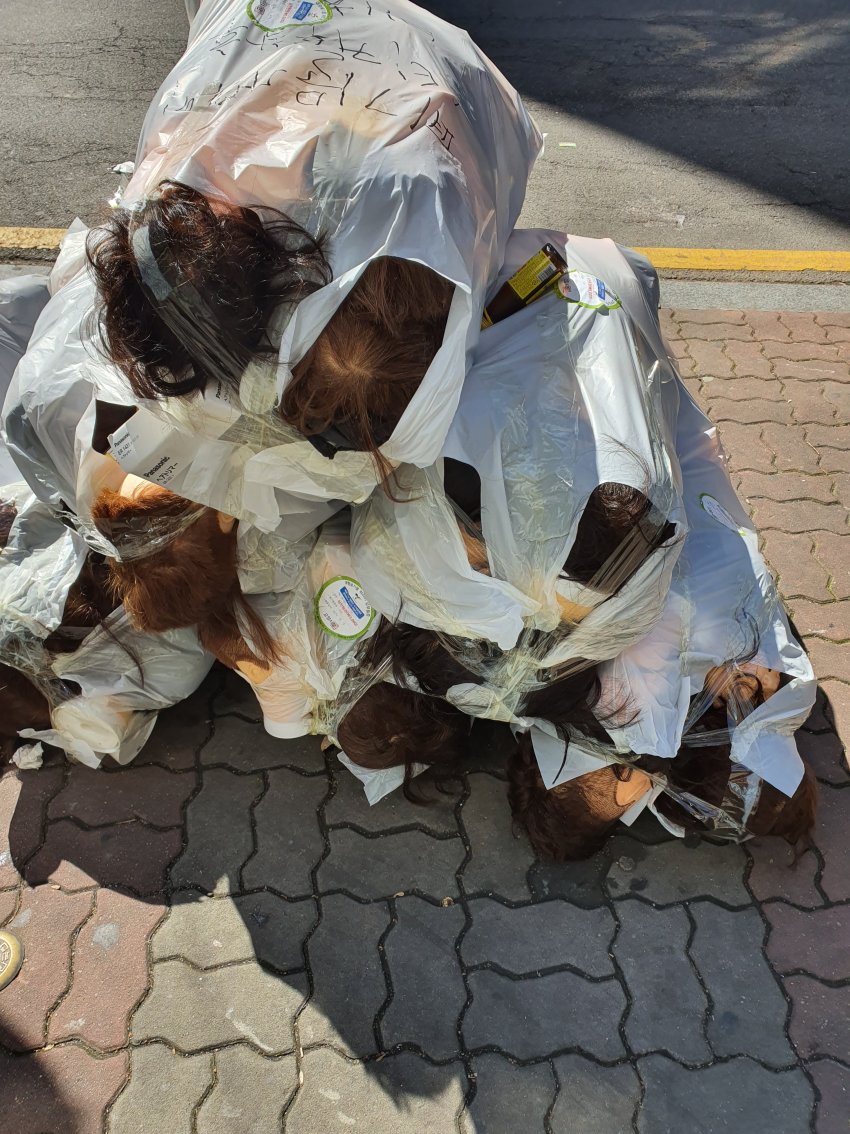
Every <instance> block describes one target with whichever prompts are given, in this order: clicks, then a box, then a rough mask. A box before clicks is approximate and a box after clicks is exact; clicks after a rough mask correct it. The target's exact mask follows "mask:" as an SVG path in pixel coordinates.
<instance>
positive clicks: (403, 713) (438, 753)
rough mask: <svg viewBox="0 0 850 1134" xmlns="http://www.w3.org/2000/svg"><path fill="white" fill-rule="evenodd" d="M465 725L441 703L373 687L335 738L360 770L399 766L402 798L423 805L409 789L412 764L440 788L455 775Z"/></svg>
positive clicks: (407, 691)
mask: <svg viewBox="0 0 850 1134" xmlns="http://www.w3.org/2000/svg"><path fill="white" fill-rule="evenodd" d="M471 723H472V722H471V720H470V718H469V717H468V716H466V714H465V713H462V712H461V711H460V710H459V709H456V708H455V707H454V706H453V705H450V704H448V702H446V701H441V700H439V699H438V698H436V697H427V696H425V695H423V694H422V693H414V692H413V691H412V690H410V689H402V688H400V687H399V686H397V685H390V684H388V683H387V682H378V683H377V684H375V685H372V686H370V687H369V688H368V689H367V690H366V692H365V693H364V694H363V696H362V697H360V698H359V700H357V701H356V702H355V703H354V705H353V706H352V707H351V708H350V709H349V711H348V712H347V713H346V715H345V716H344V717H343V719H342V721H341V722H340V724H339V727H338V729H337V737H336V738H337V741H338V743H339V746H340V748H341V749H342V751H343V752H344V753H345V754H346V756H347V757H348V758H349V760H351V761H352V762H353V763H355V764H359V765H360V767H361V768H397V767H402V766H403V767H404V771H405V774H404V789H403V790H404V794H405V796H407V798H408V799H409V800H411V801H412V802H414V803H425V802H427V797H426V796H425V795H424V793H422V792H420V791H418V790H417V789H416V788H415V787H414V780H413V766H414V764H417V763H419V764H428V765H429V766H430V768H431V769H432V772H433V776H434V778H435V782H436V784H437V786H438V787H442V786H444V785H445V783H446V782H447V781H448V780H450V779H452V778H453V776H455V775H456V773H457V769H458V765H459V764H460V761H461V759H462V758H463V756H464V754H465V752H466V744H467V740H468V738H469V730H470V727H471Z"/></svg>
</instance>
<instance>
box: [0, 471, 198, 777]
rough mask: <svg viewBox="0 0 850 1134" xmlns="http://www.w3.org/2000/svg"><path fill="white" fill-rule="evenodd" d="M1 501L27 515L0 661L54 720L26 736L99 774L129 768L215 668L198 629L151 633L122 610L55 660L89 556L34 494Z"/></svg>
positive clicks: (1, 573) (4, 616)
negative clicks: (50, 645) (53, 643)
mask: <svg viewBox="0 0 850 1134" xmlns="http://www.w3.org/2000/svg"><path fill="white" fill-rule="evenodd" d="M0 501H3V502H10V503H13V504H14V505H15V507H16V509H17V515H16V517H15V519H14V521H13V523H12V527H11V530H10V533H9V539H8V542H7V544H6V547H5V548H4V549H3V550H2V553H0V661H2V662H4V663H5V664H6V665H10V666H12V667H13V668H15V669H18V670H20V671H21V672H23V673H25V674H26V676H27V677H28V678H29V679H30V680H31V681H32V683H33V684H34V685H35V686H36V688H38V689H39V690H40V691H41V692H42V693H43V694H44V696H45V697H46V699H47V702H48V704H49V706H50V714H51V728H50V729H43V730H38V731H34V730H32V729H24V730H22V731H21V733H20V735H21V736H23V737H26V738H28V739H33V740H40V741H45V742H47V743H50V744H54V745H56V746H57V747H59V748H63V749H64V750H65V751H66V752H67V753H68V754H69V755H70V756H72V757H74V758H76V759H78V760H81V761H82V762H84V763H86V764H89V765H90V766H92V767H96V766H97V765H98V764H99V763H100V761H101V759H102V758H103V757H104V756H106V755H109V756H112V757H113V758H114V759H115V760H117V761H118V762H119V763H127V762H128V761H129V760H132V759H133V757H135V756H136V755H137V754H138V752H139V750H140V749H141V747H142V745H143V744H144V742H145V740H146V739H147V737H148V736H149V735H150V732H151V730H152V729H153V726H154V724H155V722H156V716H157V713H158V711H159V710H160V709H162V708H165V707H166V706H168V705H173V704H176V703H177V702H178V701H181V700H183V698H184V697H188V696H189V694H190V693H192V692H194V690H195V689H196V688H197V687H198V685H200V683H201V682H202V681H203V679H204V677H205V676H206V674H207V673H208V671H209V668H210V666H211V665H212V660H213V659H212V657H211V656H210V655H209V654H207V653H206V652H205V651H204V650H203V649H202V648H201V646H200V644H199V642H198V638H197V634H196V633H195V631H194V630H193V629H186V630H179V631H171V632H169V633H167V634H147V633H143V632H141V631H138V630H134V629H133V628H132V627H131V626H130V624H129V622H128V619H127V616H126V615H125V613H124V611H123V610H122V609H121V608H119V609H117V610H116V611H114V612H113V613H112V614H111V615H109V616H108V617H107V618H106V619H105V620H104V622H103V623H102V624H101V625H100V626H96V627H95V628H94V629H92V630H90V631H81V632H80V645H79V646H78V647H77V648H76V649H75V650H74V651H73V652H71V653H62V654H51V653H50V651H49V650H48V649H47V648H46V647H45V645H44V640H45V639H46V638H47V637H48V636H49V635H50V634H51V632H52V631H54V630H56V629H57V628H58V627H59V625H60V624H61V622H62V616H63V613H64V609H65V603H66V601H67V598H68V594H69V591H70V590H71V587H72V586H73V584H74V582H75V581H76V579H77V577H78V576H79V574H80V571H81V569H82V567H83V564H84V562H85V560H86V556H87V555H88V554H89V551H88V548H87V547H86V544H85V543H84V541H83V539H82V538H81V536H80V535H79V534H78V533H77V532H76V531H75V530H74V529H73V528H71V527H68V526H67V525H66V524H64V523H63V522H62V521H61V519H60V518H59V517H58V516H57V514H56V513H55V512H54V511H53V510H52V509H51V508H50V506H49V505H47V504H45V503H44V502H43V501H40V500H38V499H37V498H36V497H35V496H33V495H32V493H31V492H30V491H29V489H28V488H27V486H26V485H23V484H18V485H10V486H8V487H6V488H0ZM76 686H79V687H80V692H79V693H78V692H77V691H76Z"/></svg>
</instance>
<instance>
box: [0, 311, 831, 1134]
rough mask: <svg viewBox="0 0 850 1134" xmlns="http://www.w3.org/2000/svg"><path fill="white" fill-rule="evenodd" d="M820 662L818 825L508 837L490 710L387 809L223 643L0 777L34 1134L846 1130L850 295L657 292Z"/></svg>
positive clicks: (8, 908) (1, 901)
mask: <svg viewBox="0 0 850 1134" xmlns="http://www.w3.org/2000/svg"><path fill="white" fill-rule="evenodd" d="M663 323H664V327H665V331H666V333H667V334H668V335H669V336H670V339H671V344H672V346H673V349H674V353H675V354H676V356H677V358H678V359H679V360H680V363H681V367H682V372H683V374H684V375H685V376H686V379H687V383H688V386H689V388H690V389H691V390H692V391H693V393H694V395H695V396H696V397H697V398H698V399H699V400H700V402H701V404H702V405H703V406H704V407H705V408H706V409H707V411H708V413H709V414H710V415H712V416H713V418H714V420H715V421H716V422H717V423H718V428H719V431H720V434H721V437H722V440H723V443H724V446H725V448H726V450H727V452H728V454H729V462H730V470H731V472H732V475H733V477H734V479H735V482H736V484H737V485H738V487H739V490H740V492H741V494H742V498H743V499H744V501H745V503H746V504H747V506H748V507H749V508H750V510H751V511H752V512H753V514H754V516H755V517H756V519H757V521H758V522H759V524H760V525H761V527H762V534H761V538H762V546H763V547H764V550H765V554H766V556H767V558H768V559H769V560H770V562H771V564H772V566H773V567H774V569H775V570H776V571H777V572H778V576H779V585H780V589H781V591H782V593H783V595H784V596H785V597H786V598H787V599H789V605H790V609H791V613H792V616H793V617H794V619H795V620H796V623H797V625H798V627H799V629H800V631H801V632H802V633H803V634H804V636H805V638H806V642H807V646H808V648H809V650H810V652H811V655H812V657H813V659H814V664H815V666H816V669H817V670H818V673H819V677H821V678H823V680H822V682H821V694H820V696H819V699H818V704H817V706H816V708H815V710H814V712H813V713H812V715H811V717H810V719H809V721H808V722H807V724H806V725H805V727H804V729H803V730H802V731H801V732H800V733H799V734H798V740H799V744H800V749H801V751H802V753H803V755H804V758H805V759H806V760H807V761H808V762H809V763H810V765H811V766H812V768H813V769H814V770H815V773H816V775H817V777H818V779H819V781H820V790H821V806H820V815H819V819H818V825H817V829H816V832H815V838H814V844H815V845H814V847H813V848H811V849H809V850H806V851H805V852H804V853H803V854H801V855H800V856H799V857H798V859H797V860H796V861H794V860H793V855H792V853H791V851H790V850H789V848H787V847H786V846H785V844H784V843H781V842H777V841H776V840H772V839H759V840H752V841H751V842H750V843H748V844H747V845H746V846H745V847H734V846H728V845H715V844H712V843H710V842H707V841H703V842H695V841H694V840H690V839H689V840H688V841H687V842H686V843H683V842H681V841H678V840H675V839H672V838H669V837H668V836H667V835H666V834H665V833H664V831H663V830H662V829H661V828H660V827H659V826H658V825H657V824H655V823H654V821H651V820H650V821H643V820H642V821H639V822H638V823H637V824H636V825H635V826H634V827H632V828H629V829H626V828H622V829H620V831H618V833H617V835H616V837H615V838H613V839H611V840H610V841H609V843H608V844H607V846H606V847H605V848H604V849H603V850H602V851H601V852H600V853H599V854H597V855H596V856H594V858H592V859H591V860H589V861H588V862H584V863H577V864H574V865H569V866H553V865H551V864H544V863H536V862H535V861H534V858H533V855H532V853H531V851H530V849H529V847H528V844H527V842H526V841H525V840H524V839H521V838H516V837H514V834H513V832H512V829H511V820H510V812H509V809H508V805H507V800H506V793H505V782H504V771H503V767H504V765H503V746H502V747H500V745H501V741H500V731H499V728H498V727H480V726H479V727H476V729H475V730H474V732H473V751H472V752H471V754H470V758H469V760H468V761H467V765H466V771H465V774H464V777H463V779H462V782H460V783H459V784H458V785H457V788H456V790H455V791H454V792H453V793H450V794H448V795H440V796H437V797H436V802H435V803H434V805H433V806H431V807H417V806H415V805H413V804H412V803H410V802H408V801H407V800H405V799H404V798H403V796H402V795H401V794H400V793H396V794H395V795H394V796H393V797H392V798H390V799H387V800H386V801H384V803H382V804H379V805H378V806H376V807H374V808H369V807H368V806H367V805H366V803H365V801H364V797H363V795H362V792H361V790H360V787H359V785H358V784H357V783H356V782H355V781H354V779H353V778H352V777H351V776H349V774H348V773H347V772H346V771H345V770H344V769H342V768H341V767H340V766H339V764H338V763H337V761H336V760H335V758H334V756H333V755H332V754H331V753H322V752H321V751H320V749H319V745H318V743H317V742H316V741H315V740H314V739H311V738H306V739H304V740H299V741H290V742H284V741H277V740H274V739H273V738H271V737H269V736H267V735H266V734H265V733H264V732H263V730H262V726H261V725H260V723H259V714H258V711H257V706H256V704H255V702H254V700H253V695H252V693H251V690H250V689H249V688H248V686H247V685H246V683H245V682H243V681H240V680H238V679H236V678H234V677H233V676H232V675H230V674H226V673H224V672H222V671H218V670H216V671H214V672H213V673H212V674H211V675H210V677H209V679H208V681H207V682H206V684H205V685H204V687H203V688H202V689H201V690H200V691H199V692H198V693H197V694H195V695H194V696H193V697H192V698H190V699H189V700H188V701H187V702H185V703H184V704H182V705H180V706H178V707H177V708H175V709H173V710H170V711H169V712H167V713H165V714H163V716H162V719H161V721H160V723H159V724H158V725H157V729H156V732H155V734H154V736H153V738H152V740H151V742H150V743H149V745H148V746H147V748H146V749H145V751H144V752H143V754H142V756H141V757H140V758H139V760H138V761H137V762H136V763H135V764H134V765H131V766H130V767H128V768H123V769H117V768H116V769H113V770H110V771H109V772H108V773H96V772H91V771H89V770H87V769H84V768H81V767H72V766H69V765H65V764H64V763H63V762H61V761H59V760H58V759H56V758H53V757H51V758H49V759H48V762H47V764H46V766H45V767H44V768H43V769H42V770H41V771H39V772H18V771H17V770H16V769H14V768H10V769H6V770H4V772H3V774H2V777H0V924H5V925H8V926H9V927H11V928H12V929H13V931H14V932H15V933H17V934H18V936H19V937H20V938H21V939H22V940H23V941H24V943H25V945H26V949H27V960H26V962H25V965H24V968H23V970H22V972H21V975H20V976H19V977H18V978H17V979H16V980H15V981H14V982H13V983H12V984H11V985H9V987H8V988H7V989H6V990H4V991H3V992H0V1076H2V1081H3V1083H4V1090H3V1107H4V1110H3V1119H4V1122H5V1124H6V1126H7V1127H8V1129H9V1130H10V1131H14V1132H15V1134H44V1132H45V1131H51V1134H52V1132H58V1131H61V1132H62V1134H66V1132H67V1134H89V1132H91V1134H96V1132H97V1134H136V1132H141V1131H147V1130H167V1131H169V1134H183V1132H184V1131H185V1134H243V1132H244V1134H249V1132H250V1134H265V1132H267V1131H268V1132H276V1134H278V1132H280V1131H281V1130H283V1131H285V1132H287V1134H317V1132H318V1131H326V1130H343V1129H348V1128H353V1129H358V1128H359V1129H369V1130H371V1131H374V1132H375V1134H389V1132H392V1134H407V1132H409V1134H421V1132H422V1131H423V1130H429V1131H433V1132H435V1134H443V1132H446V1134H452V1132H462V1134H526V1132H528V1134H536V1132H538V1131H539V1132H541V1134H543V1132H544V1131H547V1132H550V1134H566V1132H570V1134H572V1132H573V1131H580V1132H581V1134H623V1132H624V1131H631V1132H634V1134H669V1132H670V1131H671V1130H688V1131H690V1130H694V1131H696V1130H706V1131H711V1132H712V1134H723V1132H724V1131H729V1132H731V1131H739V1130H747V1131H748V1132H749V1134H801V1132H802V1131H812V1132H813V1134H847V1130H848V1121H850V1058H848V1052H850V1025H848V1020H850V969H848V964H847V940H848V933H850V920H848V909H850V863H848V858H849V857H850V850H848V839H847V813H848V808H850V775H848V771H847V764H846V758H845V755H844V745H843V742H842V741H846V740H847V739H848V738H850V652H848V649H847V647H848V646H850V519H848V509H847V505H848V503H850V424H848V421H850V416H848V410H850V316H843V315H840V314H838V315H836V314H823V315H791V314H777V313H771V312H746V311H733V312H724V311H705V312H696V311H672V312H670V311H667V312H664V313H663Z"/></svg>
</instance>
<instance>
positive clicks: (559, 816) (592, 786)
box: [508, 733, 633, 862]
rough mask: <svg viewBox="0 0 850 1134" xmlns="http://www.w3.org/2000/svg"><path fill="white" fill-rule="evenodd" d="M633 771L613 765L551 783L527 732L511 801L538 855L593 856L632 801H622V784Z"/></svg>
mask: <svg viewBox="0 0 850 1134" xmlns="http://www.w3.org/2000/svg"><path fill="white" fill-rule="evenodd" d="M632 774H633V772H632V769H631V768H627V767H624V766H616V765H608V766H607V767H601V768H600V769H599V771H597V772H587V773H585V775H583V776H577V777H576V778H575V779H572V780H567V781H566V783H563V784H558V785H557V787H553V788H547V787H546V785H545V784H544V783H543V777H542V776H541V775H540V769H539V768H538V766H537V758H536V757H535V755H534V746H533V744H532V740H531V736H530V734H529V733H524V734H522V735H521V736H520V737H518V739H517V748H516V751H515V753H514V755H513V756H512V757H511V759H510V761H509V763H508V801H509V803H510V806H511V814H512V815H513V819H514V823H515V824H516V826H517V827H518V828H519V829H520V830H523V831H524V832H525V833H526V835H527V836H528V839H529V842H530V843H531V846H532V848H533V850H534V853H535V854H536V855H537V857H538V858H541V859H544V860H545V861H547V862H576V861H578V860H580V859H583V858H590V856H591V855H593V854H595V853H596V852H597V851H598V850H599V849H600V848H601V847H602V845H603V843H604V842H605V840H606V839H607V837H608V835H609V834H610V832H611V829H612V828H613V826H614V824H615V823H616V822H617V820H618V819H619V818H620V816H621V815H623V814H624V813H625V812H626V811H627V810H628V808H629V807H630V806H631V804H630V803H626V804H623V803H620V802H619V801H618V799H617V787H618V784H619V783H621V782H623V781H628V780H629V779H630V778H631V776H632Z"/></svg>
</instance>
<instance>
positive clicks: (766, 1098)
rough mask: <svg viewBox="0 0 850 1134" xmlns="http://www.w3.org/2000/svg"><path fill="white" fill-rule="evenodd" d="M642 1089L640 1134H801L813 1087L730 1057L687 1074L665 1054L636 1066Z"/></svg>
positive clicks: (792, 1075) (798, 1076) (799, 1077)
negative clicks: (678, 1133)
mask: <svg viewBox="0 0 850 1134" xmlns="http://www.w3.org/2000/svg"><path fill="white" fill-rule="evenodd" d="M638 1066H639V1071H640V1076H641V1078H642V1079H643V1082H644V1086H645V1089H646V1095H645V1097H644V1103H643V1106H642V1107H641V1111H640V1115H639V1117H638V1124H637V1128H638V1131H639V1134H671V1131H680V1130H681V1131H683V1132H684V1131H688V1134H741V1132H742V1131H745V1130H746V1131H752V1132H753V1134H756V1132H758V1134H801V1132H802V1131H805V1130H808V1129H809V1117H810V1115H811V1110H812V1104H813V1101H814V1099H813V1093H812V1088H811V1087H810V1086H809V1084H808V1082H807V1081H806V1078H805V1076H804V1075H803V1072H802V1071H799V1070H796V1069H795V1070H793V1071H778V1072H777V1071H768V1070H767V1069H766V1068H764V1067H762V1066H760V1065H759V1064H758V1063H754V1062H753V1061H752V1060H751V1059H732V1060H730V1062H728V1063H716V1064H714V1066H712V1067H707V1068H705V1069H704V1070H700V1071H688V1070H686V1069H685V1068H684V1067H681V1066H679V1064H678V1063H674V1062H673V1061H672V1060H671V1059H667V1058H665V1057H664V1056H663V1055H650V1056H648V1057H647V1058H645V1059H641V1060H640V1062H639V1065H638Z"/></svg>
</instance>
